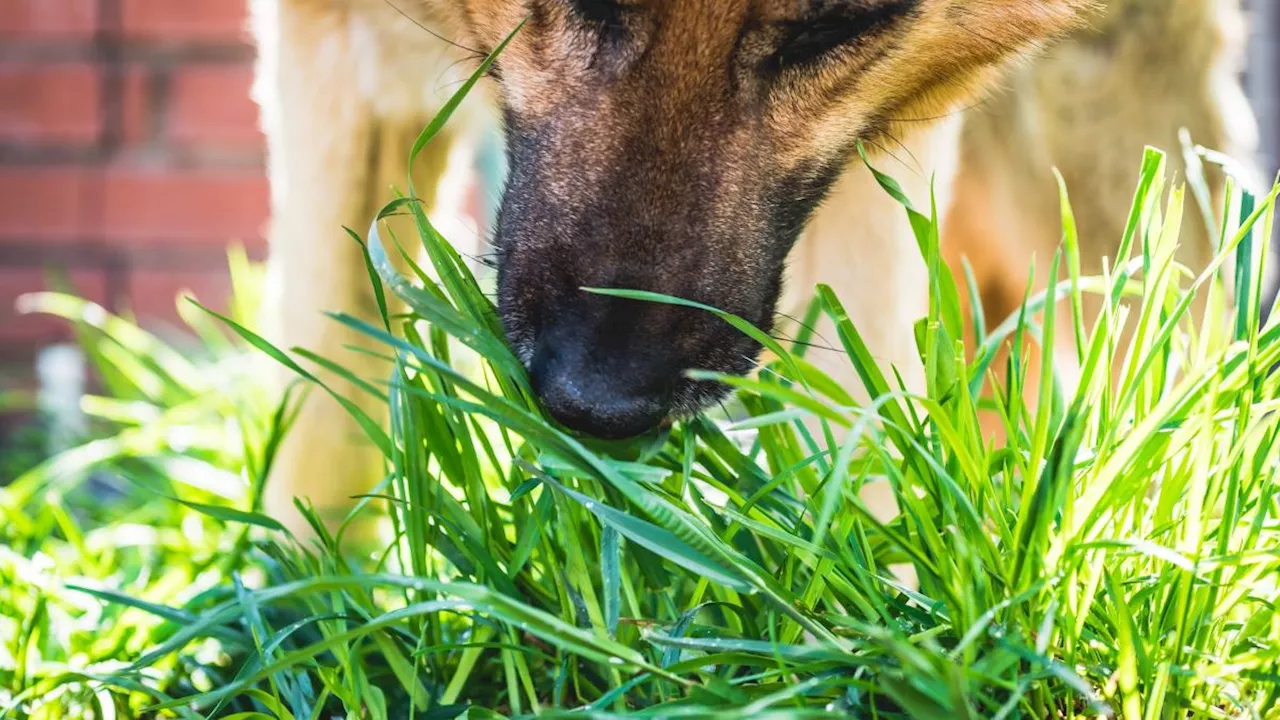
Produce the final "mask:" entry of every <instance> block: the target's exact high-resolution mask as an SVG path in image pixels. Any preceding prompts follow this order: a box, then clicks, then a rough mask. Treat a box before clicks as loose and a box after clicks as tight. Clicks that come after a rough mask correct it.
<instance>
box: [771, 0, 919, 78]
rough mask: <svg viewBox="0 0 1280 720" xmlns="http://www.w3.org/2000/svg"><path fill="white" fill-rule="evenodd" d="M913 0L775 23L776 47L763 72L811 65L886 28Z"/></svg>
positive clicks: (897, 0)
mask: <svg viewBox="0 0 1280 720" xmlns="http://www.w3.org/2000/svg"><path fill="white" fill-rule="evenodd" d="M913 4H914V0H893V1H891V2H885V3H882V4H876V5H874V6H872V7H868V8H865V9H847V8H846V9H841V10H835V11H831V12H826V13H823V14H821V15H818V16H816V17H811V18H806V19H803V20H798V21H795V22H789V23H785V24H783V25H781V26H779V28H778V29H779V31H780V39H779V42H778V44H777V46H776V47H777V49H776V50H775V51H774V53H773V54H772V55H771V56H770V57H769V58H768V60H766V62H765V66H764V69H765V71H766V72H769V71H772V72H781V71H783V70H788V69H792V68H804V67H808V66H814V65H817V64H819V63H821V62H822V61H823V60H825V59H827V58H829V57H831V56H833V55H834V54H835V53H837V51H839V50H842V49H845V48H849V47H852V46H853V45H855V44H856V43H857V42H858V41H859V40H863V39H866V38H868V37H870V36H873V35H876V34H878V33H881V32H883V31H885V30H887V29H888V28H889V27H890V26H892V25H893V24H894V22H895V21H897V20H898V19H899V18H900V17H902V16H903V15H905V14H907V13H908V12H910V8H911V6H912V5H913Z"/></svg>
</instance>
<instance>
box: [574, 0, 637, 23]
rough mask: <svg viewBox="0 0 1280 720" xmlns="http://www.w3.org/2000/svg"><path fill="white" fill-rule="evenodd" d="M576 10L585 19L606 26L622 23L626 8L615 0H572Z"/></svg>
mask: <svg viewBox="0 0 1280 720" xmlns="http://www.w3.org/2000/svg"><path fill="white" fill-rule="evenodd" d="M572 5H573V9H574V12H576V13H577V14H578V17H580V18H582V19H583V20H584V21H586V22H588V23H590V24H592V25H599V26H601V27H604V28H616V27H617V26H619V25H621V24H622V21H623V19H624V13H625V12H626V9H625V8H623V6H622V5H620V4H618V3H617V2H615V0H572Z"/></svg>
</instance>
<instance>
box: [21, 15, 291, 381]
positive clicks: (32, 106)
mask: <svg viewBox="0 0 1280 720" xmlns="http://www.w3.org/2000/svg"><path fill="white" fill-rule="evenodd" d="M244 13H245V5H244V0H0V365H2V366H7V367H9V368H10V369H11V370H12V369H13V368H17V367H22V366H23V365H28V366H29V360H30V358H31V356H32V355H33V354H34V352H35V350H36V348H38V347H39V346H41V345H46V344H48V343H50V342H53V341H56V340H59V339H61V338H63V337H65V336H66V330H65V328H63V327H61V325H60V324H59V323H57V322H55V321H51V320H48V319H41V318H28V317H18V316H16V315H15V314H14V311H13V304H14V298H15V297H17V296H18V295H20V294H22V293H24V292H29V291H32V290H37V289H39V288H41V287H43V286H44V285H45V284H46V275H47V273H48V271H49V270H50V269H58V270H65V271H66V273H67V275H68V276H69V277H70V278H71V280H72V282H73V283H74V284H75V286H76V288H77V289H78V290H79V291H80V292H81V293H83V294H85V295H87V296H88V297H91V298H93V299H95V300H98V301H100V302H102V303H104V304H105V305H107V306H108V307H109V308H111V309H113V310H116V311H126V310H127V311H132V312H134V313H136V314H137V315H138V316H139V317H140V318H143V319H144V320H146V321H147V322H148V323H150V324H151V325H152V326H155V327H160V328H163V327H167V326H171V325H172V324H173V323H176V313H175V311H174V298H175V296H176V294H177V293H178V292H179V291H180V290H182V289H190V290H191V291H193V292H194V293H195V294H196V295H197V296H198V297H200V298H201V299H202V300H204V301H206V302H208V303H211V304H213V305H215V306H216V305H219V304H221V303H224V302H225V299H226V295H227V291H228V282H227V279H226V261H225V258H226V254H225V253H226V247H227V244H228V243H229V242H233V241H236V242H242V243H244V244H245V245H246V246H247V247H248V249H249V251H250V254H251V255H253V256H255V257H261V256H262V255H263V254H264V252H265V249H264V247H263V242H262V231H263V223H264V221H265V219H266V216H267V187H266V180H265V178H264V175H263V149H262V138H261V136H260V134H259V132H258V129H257V108H256V107H255V106H254V105H253V103H252V102H251V101H250V99H249V96H248V89H249V84H250V79H251V76H252V60H253V50H252V48H251V47H250V45H249V44H248V37H247V34H246V32H245V30H244V22H245V21H244ZM4 384H5V383H4V382H3V378H2V377H0V388H2V387H3V385H4Z"/></svg>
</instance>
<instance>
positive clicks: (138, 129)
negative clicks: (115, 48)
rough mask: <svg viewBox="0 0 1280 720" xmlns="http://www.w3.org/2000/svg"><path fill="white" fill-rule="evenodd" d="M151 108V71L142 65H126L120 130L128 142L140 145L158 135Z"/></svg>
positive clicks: (121, 99) (122, 89)
mask: <svg viewBox="0 0 1280 720" xmlns="http://www.w3.org/2000/svg"><path fill="white" fill-rule="evenodd" d="M151 108H152V98H151V73H150V71H149V70H148V69H147V68H146V67H143V66H141V65H130V66H128V67H126V68H125V71H124V84H123V87H122V88H121V97H120V126H121V128H120V132H121V138H122V139H123V140H124V141H125V142H126V143H128V144H130V145H138V144H141V143H145V142H147V141H149V140H151V139H153V138H154V137H155V136H156V128H155V123H154V122H153V113H152V111H151Z"/></svg>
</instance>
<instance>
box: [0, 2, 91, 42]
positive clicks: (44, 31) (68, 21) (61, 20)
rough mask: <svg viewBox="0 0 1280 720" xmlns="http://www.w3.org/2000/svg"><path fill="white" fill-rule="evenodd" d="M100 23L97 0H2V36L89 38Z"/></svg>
mask: <svg viewBox="0 0 1280 720" xmlns="http://www.w3.org/2000/svg"><path fill="white" fill-rule="evenodd" d="M97 25H98V0H0V37H21V38H23V39H25V40H35V39H60V40H61V39H73V38H88V37H90V36H92V35H93V32H94V30H95V29H96V28H97Z"/></svg>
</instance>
